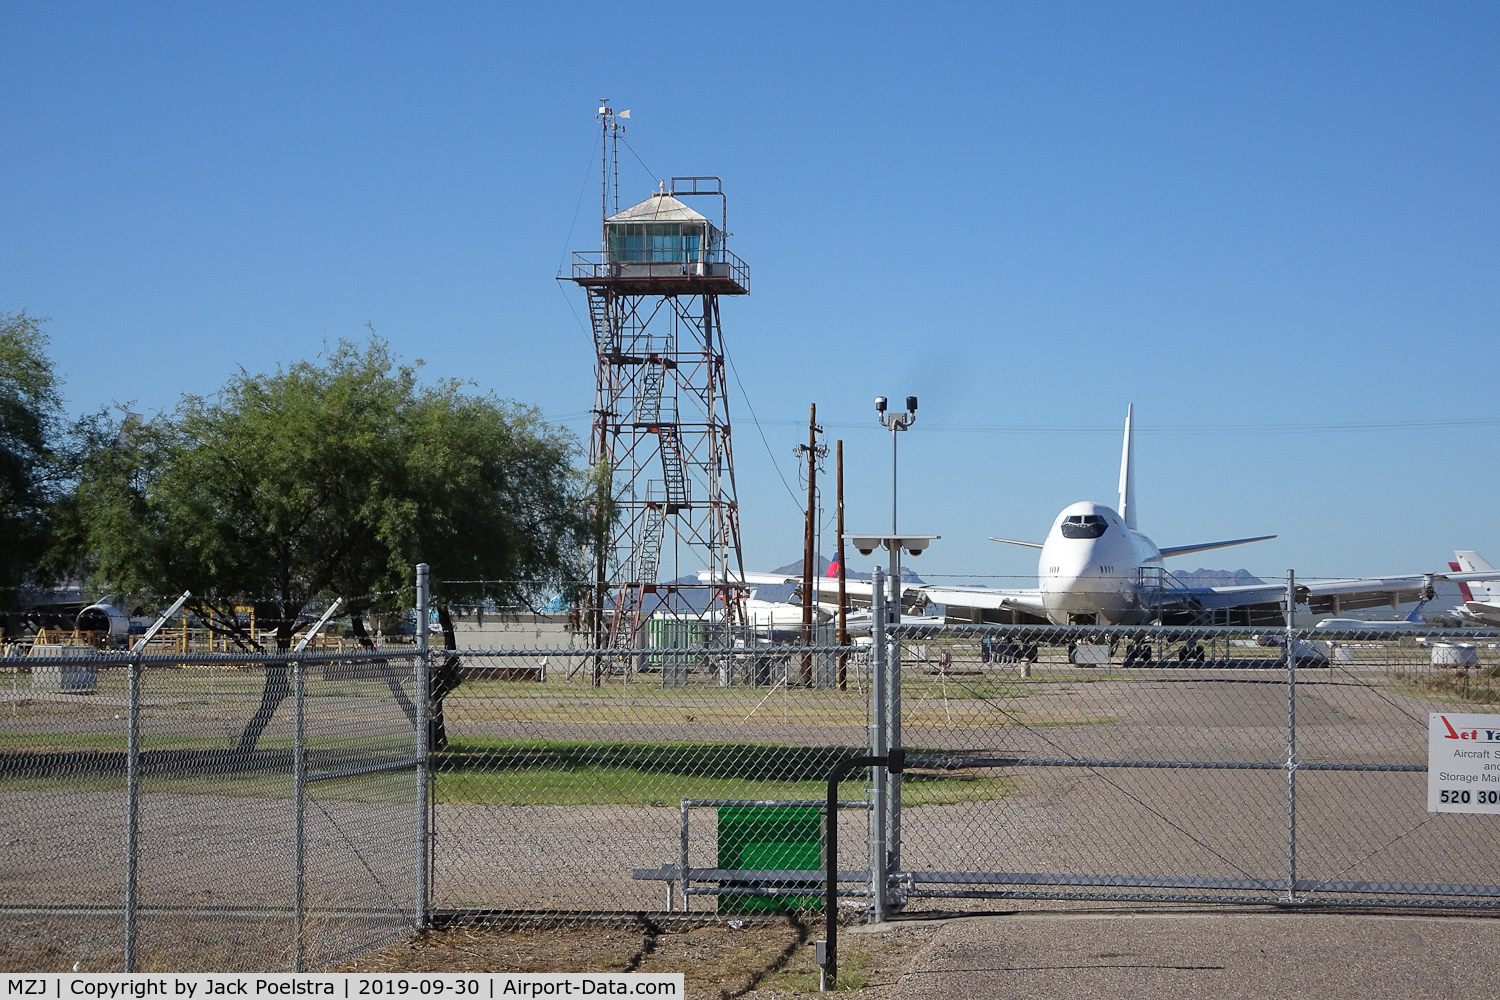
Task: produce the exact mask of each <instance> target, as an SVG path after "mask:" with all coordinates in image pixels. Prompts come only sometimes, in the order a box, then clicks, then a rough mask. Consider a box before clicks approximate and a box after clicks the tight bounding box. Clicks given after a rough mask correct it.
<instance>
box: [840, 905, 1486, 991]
mask: <svg viewBox="0 0 1500 1000" xmlns="http://www.w3.org/2000/svg"><path fill="white" fill-rule="evenodd" d="M868 930H869V931H874V930H875V928H869V929H868ZM859 933H860V931H858V930H856V931H855V932H854V933H853V934H851V935H850V938H849V941H850V943H849V945H847V947H850V948H857V947H858V943H857V941H858V935H859ZM889 997H890V998H891V1000H957V998H962V1000H978V998H989V997H996V998H1017V1000H1063V998H1074V997H1079V998H1083V997H1086V998H1089V1000H1099V998H1101V997H1132V998H1134V997H1174V998H1175V997H1181V998H1188V1000H1218V998H1228V997H1236V998H1238V997H1276V998H1303V997H1306V998H1314V997H1315V998H1318V1000H1343V998H1350V1000H1356V998H1357V1000H1370V998H1383V997H1392V998H1394V997H1401V998H1427V997H1432V998H1466V1000H1467V998H1475V1000H1478V998H1492V997H1500V915H1496V916H1490V917H1486V916H1482V915H1481V916H1433V915H1425V914H1423V915H1418V914H1410V915H1407V914H1395V915H1384V914H1379V915H1375V914H1356V913H1343V914H1339V913H1317V912H1308V911H1278V910H1270V909H1268V910H1249V911H1247V910H1244V909H1224V908H1220V909H1213V910H1201V911H1189V912H1184V911H1172V912H1161V913H1151V912H1128V911H1114V912H1101V911H1099V910H1092V911H1073V912H1067V911H1063V912H1038V911H1027V912H1019V913H1015V914H1012V915H1002V916H977V917H963V918H953V919H950V920H947V921H945V922H944V923H943V925H942V926H941V927H940V929H939V930H938V932H937V935H936V937H935V938H934V939H933V940H932V941H931V943H930V944H929V945H928V946H927V947H926V948H925V949H924V950H923V951H922V952H921V953H919V954H918V956H917V957H916V958H914V959H913V960H912V961H911V963H910V964H909V965H908V966H907V968H906V970H905V971H904V972H903V974H902V976H901V979H900V981H899V982H897V983H896V984H895V986H894V988H893V990H892V992H891V993H890V994H889Z"/></svg>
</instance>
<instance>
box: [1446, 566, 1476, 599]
mask: <svg viewBox="0 0 1500 1000" xmlns="http://www.w3.org/2000/svg"><path fill="white" fill-rule="evenodd" d="M1448 568H1449V569H1451V570H1452V571H1453V572H1455V573H1462V572H1463V571H1464V568H1463V567H1462V566H1460V565H1459V564H1458V563H1456V562H1450V563H1449V564H1448ZM1458 592H1459V593H1460V594H1463V595H1464V603H1466V604H1467V603H1468V602H1469V601H1472V600H1473V599H1474V592H1473V591H1472V590H1470V589H1469V585H1468V584H1467V583H1465V582H1464V581H1462V580H1460V581H1458Z"/></svg>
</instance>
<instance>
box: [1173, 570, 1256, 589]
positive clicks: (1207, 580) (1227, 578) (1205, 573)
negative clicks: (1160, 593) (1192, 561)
mask: <svg viewBox="0 0 1500 1000" xmlns="http://www.w3.org/2000/svg"><path fill="white" fill-rule="evenodd" d="M1172 575H1173V576H1175V577H1176V578H1177V579H1178V580H1180V581H1182V583H1183V584H1184V585H1185V586H1188V587H1246V586H1255V585H1257V584H1264V583H1265V582H1266V581H1264V580H1262V579H1260V578H1259V577H1257V576H1255V575H1254V574H1252V573H1251V572H1250V571H1249V570H1248V569H1202V568H1199V569H1195V570H1193V571H1192V572H1191V573H1184V572H1183V571H1181V570H1173V571H1172Z"/></svg>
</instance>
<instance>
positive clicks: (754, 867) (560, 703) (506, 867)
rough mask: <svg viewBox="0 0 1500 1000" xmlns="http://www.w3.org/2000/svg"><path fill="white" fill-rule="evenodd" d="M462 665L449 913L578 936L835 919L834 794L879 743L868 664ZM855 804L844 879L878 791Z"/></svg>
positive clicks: (444, 862)
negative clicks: (692, 922)
mask: <svg viewBox="0 0 1500 1000" xmlns="http://www.w3.org/2000/svg"><path fill="white" fill-rule="evenodd" d="M450 655H451V658H452V659H453V660H456V661H457V663H456V664H455V666H454V667H453V668H439V669H456V670H457V672H458V674H459V676H460V677H461V681H462V682H461V684H459V685H458V686H457V687H456V688H455V689H453V690H452V692H451V693H449V694H448V695H447V696H446V698H445V699H444V701H443V708H442V716H443V729H444V732H445V742H444V743H443V745H442V746H441V747H436V746H435V752H434V755H433V799H434V819H433V833H434V840H433V868H434V877H433V889H434V896H433V903H434V906H435V907H436V908H437V909H438V910H439V911H447V912H461V913H465V914H467V915H469V916H470V917H482V916H492V917H514V916H518V915H526V916H529V917H532V918H536V917H538V916H540V917H543V918H544V919H550V920H553V921H567V920H572V919H578V918H580V917H582V916H585V915H589V914H597V913H603V912H615V913H618V912H621V911H642V910H644V911H650V912H659V911H663V910H666V911H677V912H682V911H687V912H694V911H696V912H699V913H704V912H708V913H712V912H715V911H716V910H717V911H719V912H757V911H761V910H763V909H765V908H768V907H770V908H775V907H777V906H786V905H793V906H795V905H807V906H812V905H816V898H815V897H816V895H817V890H816V885H815V884H816V883H817V881H818V880H819V879H820V878H821V874H820V872H819V869H821V866H822V837H823V834H822V820H821V809H822V804H823V796H824V787H825V781H826V779H827V776H828V773H829V771H830V770H831V769H832V767H833V766H834V765H835V764H836V763H837V762H838V761H840V760H841V759H843V758H846V757H857V756H860V755H861V754H863V753H864V752H865V747H866V745H867V743H868V740H869V726H870V715H869V706H870V669H869V657H868V655H867V650H865V649H859V648H838V647H818V648H807V649H804V648H800V647H799V648H789V647H775V646H769V645H766V646H754V645H752V646H750V647H739V648H732V649H731V648H717V649H715V648H689V649H675V648H674V649H662V648H655V649H642V650H634V651H620V650H600V651H588V650H557V649H553V650H529V651H528V650H464V651H462V652H459V653H455V654H450ZM444 659H445V655H444V654H442V653H435V654H434V663H439V662H441V661H443V660H444ZM841 799H842V800H843V803H844V805H845V806H846V808H844V809H842V810H841V812H840V824H841V830H842V835H843V843H844V844H846V845H849V846H848V849H847V851H846V857H845V858H841V859H840V865H841V867H847V868H850V869H866V870H867V869H868V859H867V856H866V855H867V848H866V847H865V844H866V842H867V840H868V832H867V823H868V808H867V807H866V802H867V790H866V788H865V785H864V782H863V781H862V780H855V781H852V782H850V783H849V785H848V786H847V787H845V788H844V789H842V790H841ZM684 869H686V870H687V871H688V874H687V876H686V877H684V875H683V871H684ZM726 871H728V872H730V873H731V874H730V875H725V872H726ZM794 871H800V872H802V874H801V875H800V876H798V875H795V874H788V875H784V876H781V877H780V878H779V879H777V878H772V877H771V876H768V875H766V874H765V873H766V872H794ZM751 872H753V873H757V874H755V875H747V874H746V873H751ZM809 873H810V874H809ZM862 877H864V878H866V879H867V876H862ZM747 882H755V883H756V884H745V883H747ZM809 883H813V887H812V888H811V890H809Z"/></svg>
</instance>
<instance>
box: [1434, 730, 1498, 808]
mask: <svg viewBox="0 0 1500 1000" xmlns="http://www.w3.org/2000/svg"><path fill="white" fill-rule="evenodd" d="M1427 811H1428V812H1458V813H1496V814H1500V715H1459V714H1456V713H1452V712H1433V713H1432V714H1431V715H1429V716H1428V717H1427Z"/></svg>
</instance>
